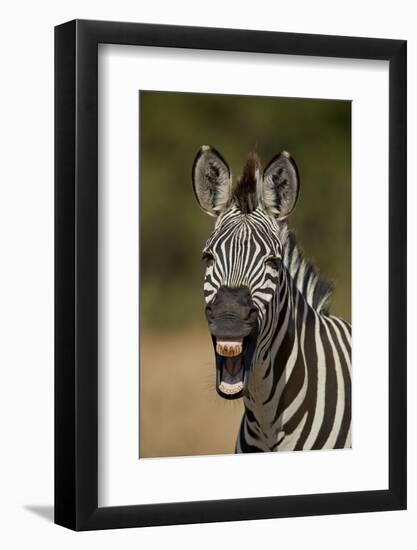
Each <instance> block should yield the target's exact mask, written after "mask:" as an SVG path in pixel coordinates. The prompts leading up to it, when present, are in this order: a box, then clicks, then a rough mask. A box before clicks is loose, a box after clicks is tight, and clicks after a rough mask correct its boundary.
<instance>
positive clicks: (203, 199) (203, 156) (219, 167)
mask: <svg viewBox="0 0 417 550" xmlns="http://www.w3.org/2000/svg"><path fill="white" fill-rule="evenodd" d="M193 188H194V193H195V196H196V199H197V202H198V204H199V205H200V206H201V208H202V209H203V210H204V211H205V212H206V213H207V214H209V215H210V216H219V215H220V214H222V213H223V212H224V211H225V210H226V209H227V208H228V206H229V204H230V200H231V197H232V174H231V172H230V169H229V167H228V165H227V164H226V161H225V160H224V159H223V157H222V156H221V155H220V153H218V152H217V151H216V150H215V149H213V148H212V147H209V146H208V145H203V147H201V149H200V150H199V152H198V153H197V156H196V158H195V161H194V165H193Z"/></svg>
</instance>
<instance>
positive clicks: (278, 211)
mask: <svg viewBox="0 0 417 550" xmlns="http://www.w3.org/2000/svg"><path fill="white" fill-rule="evenodd" d="M299 190H300V179H299V176H298V169H297V165H296V164H295V162H294V160H293V159H292V157H291V155H290V154H289V153H287V151H282V153H280V154H279V155H277V156H275V157H274V158H273V159H272V160H271V162H270V163H269V164H268V166H267V167H266V168H265V170H264V173H263V181H262V183H261V190H260V195H261V197H260V199H261V202H262V204H263V206H264V208H265V210H267V211H268V212H269V213H270V214H272V215H273V216H275V217H276V218H277V219H278V220H285V218H287V217H288V216H289V215H290V214H291V212H292V211H293V210H294V208H295V205H296V202H297V199H298V192H299Z"/></svg>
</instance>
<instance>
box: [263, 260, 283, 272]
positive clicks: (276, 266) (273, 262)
mask: <svg viewBox="0 0 417 550" xmlns="http://www.w3.org/2000/svg"><path fill="white" fill-rule="evenodd" d="M281 264H282V260H281V258H273V257H271V258H267V259H266V260H265V265H267V266H268V267H272V269H275V271H278V270H279V269H280V267H281Z"/></svg>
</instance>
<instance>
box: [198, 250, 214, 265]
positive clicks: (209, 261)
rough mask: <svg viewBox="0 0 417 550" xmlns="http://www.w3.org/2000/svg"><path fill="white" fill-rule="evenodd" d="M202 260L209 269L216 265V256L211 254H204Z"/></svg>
mask: <svg viewBox="0 0 417 550" xmlns="http://www.w3.org/2000/svg"><path fill="white" fill-rule="evenodd" d="M201 259H202V260H203V262H206V265H207V267H211V266H212V265H213V264H214V256H213V254H212V253H211V252H203V255H202V257H201Z"/></svg>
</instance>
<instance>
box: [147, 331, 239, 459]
mask: <svg viewBox="0 0 417 550" xmlns="http://www.w3.org/2000/svg"><path fill="white" fill-rule="evenodd" d="M140 357H141V364H140V457H141V458H147V457H162V456H187V455H188V456H190V455H212V454H221V453H233V452H234V446H235V441H236V435H237V432H238V429H239V423H240V419H241V417H242V412H243V406H242V402H241V400H240V399H239V400H237V401H225V400H224V399H221V398H220V397H218V395H217V394H216V390H215V386H214V382H215V366H214V356H213V349H212V343H211V340H210V337H209V334H208V330H207V327H206V326H205V325H202V326H193V327H188V328H182V329H177V330H164V331H155V330H149V331H142V332H141V351H140Z"/></svg>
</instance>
